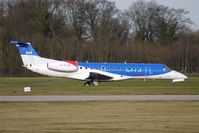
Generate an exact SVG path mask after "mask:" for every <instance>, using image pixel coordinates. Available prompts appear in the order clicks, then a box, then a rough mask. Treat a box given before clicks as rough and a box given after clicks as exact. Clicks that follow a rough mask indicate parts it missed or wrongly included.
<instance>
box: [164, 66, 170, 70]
mask: <svg viewBox="0 0 199 133" xmlns="http://www.w3.org/2000/svg"><path fill="white" fill-rule="evenodd" d="M163 70H164V71H168V70H171V69H170V68H169V67H168V66H164V68H163Z"/></svg>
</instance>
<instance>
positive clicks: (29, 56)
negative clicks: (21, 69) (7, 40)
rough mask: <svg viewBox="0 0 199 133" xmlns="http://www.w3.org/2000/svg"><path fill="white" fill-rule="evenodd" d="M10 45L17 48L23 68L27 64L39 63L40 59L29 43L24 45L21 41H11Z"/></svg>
mask: <svg viewBox="0 0 199 133" xmlns="http://www.w3.org/2000/svg"><path fill="white" fill-rule="evenodd" d="M11 44H12V45H15V46H16V47H17V48H18V50H19V52H20V55H21V58H22V61H23V64H24V66H26V65H29V64H37V63H41V60H42V58H41V57H40V56H39V55H38V53H37V52H36V51H35V49H34V48H33V47H32V45H31V43H29V42H27V43H26V42H21V41H11Z"/></svg>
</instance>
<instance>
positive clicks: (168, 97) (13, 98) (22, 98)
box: [0, 95, 199, 102]
mask: <svg viewBox="0 0 199 133" xmlns="http://www.w3.org/2000/svg"><path fill="white" fill-rule="evenodd" d="M106 100H111V101H117V100H126V101H132V100H134V101H145V100H151V101H159V100H160V101H168V100H174V101H178V100H185V101H187V100H199V95H104V96H103V95H82V96H81V95H67V96H65V95H63V96H60V95H53V96H46V95H45V96H0V101H38V102H40V101H41V102H42V101H106Z"/></svg>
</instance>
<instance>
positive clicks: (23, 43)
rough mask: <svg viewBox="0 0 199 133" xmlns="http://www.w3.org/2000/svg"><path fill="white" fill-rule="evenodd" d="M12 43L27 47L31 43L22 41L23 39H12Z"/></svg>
mask: <svg viewBox="0 0 199 133" xmlns="http://www.w3.org/2000/svg"><path fill="white" fill-rule="evenodd" d="M10 43H11V44H12V45H15V46H17V47H27V46H29V45H31V44H30V43H29V42H28V43H26V42H22V41H11V42H10Z"/></svg>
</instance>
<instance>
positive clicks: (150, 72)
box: [11, 40, 187, 86]
mask: <svg viewBox="0 0 199 133" xmlns="http://www.w3.org/2000/svg"><path fill="white" fill-rule="evenodd" d="M11 44H12V45H14V46H16V47H17V48H18V50H19V53H20V55H21V58H22V61H23V67H25V68H27V69H28V70H31V71H33V72H36V73H39V74H42V75H47V76H54V77H65V78H70V79H77V80H83V81H85V83H84V85H85V86H90V85H93V86H97V85H98V83H99V82H107V81H120V80H126V79H171V80H172V81H173V83H176V82H182V81H184V80H185V79H187V76H186V75H184V74H182V73H180V72H177V71H175V70H172V69H170V68H169V67H167V66H166V65H164V64H146V63H126V62H125V63H98V62H78V61H70V60H63V61H59V60H54V59H48V58H43V57H41V56H39V55H38V53H37V52H36V51H35V49H34V48H33V47H32V45H31V43H30V42H22V41H15V40H14V41H11Z"/></svg>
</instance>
